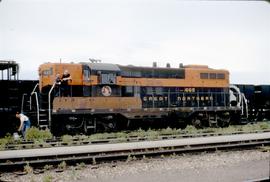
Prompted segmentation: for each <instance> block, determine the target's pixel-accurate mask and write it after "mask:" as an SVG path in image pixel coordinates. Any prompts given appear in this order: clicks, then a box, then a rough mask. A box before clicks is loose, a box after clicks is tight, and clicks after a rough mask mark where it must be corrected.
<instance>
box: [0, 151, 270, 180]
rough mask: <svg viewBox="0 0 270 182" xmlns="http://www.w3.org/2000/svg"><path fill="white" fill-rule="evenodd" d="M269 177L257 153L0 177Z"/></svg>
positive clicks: (183, 157) (264, 154) (264, 160)
mask: <svg viewBox="0 0 270 182" xmlns="http://www.w3.org/2000/svg"><path fill="white" fill-rule="evenodd" d="M267 176H269V152H262V151H260V150H251V151H232V152H219V151H217V152H215V153H200V154H194V155H191V154H183V155H180V156H178V155H177V156H170V157H163V156H161V157H160V158H155V159H149V158H144V159H140V160H130V159H128V160H127V161H126V162H118V163H107V164H99V165H86V166H85V167H84V168H83V169H80V170H76V168H75V167H68V168H67V169H66V170H64V171H63V172H60V173H59V172H55V170H49V171H46V172H45V173H43V174H33V173H30V174H27V175H22V176H19V175H16V174H14V173H4V174H1V178H0V179H1V180H3V181H59V182H60V181H63V182H67V181H79V182H83V181H108V182H116V181H118V182H120V181H123V182H124V181H130V182H133V181H134V182H138V181H149V182H150V181H156V182H162V181H166V182H169V181H247V180H252V179H256V178H263V177H267Z"/></svg>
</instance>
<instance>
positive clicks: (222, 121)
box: [217, 113, 231, 128]
mask: <svg viewBox="0 0 270 182" xmlns="http://www.w3.org/2000/svg"><path fill="white" fill-rule="evenodd" d="M217 117H218V118H217V123H218V126H219V127H222V128H223V127H228V126H229V125H230V120H231V117H230V114H229V113H222V114H221V115H218V116H217Z"/></svg>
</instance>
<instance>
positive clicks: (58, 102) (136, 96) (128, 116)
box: [32, 63, 241, 132]
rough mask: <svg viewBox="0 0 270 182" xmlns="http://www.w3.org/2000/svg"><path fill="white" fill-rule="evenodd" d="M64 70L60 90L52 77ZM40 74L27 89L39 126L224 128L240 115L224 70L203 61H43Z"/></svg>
mask: <svg viewBox="0 0 270 182" xmlns="http://www.w3.org/2000/svg"><path fill="white" fill-rule="evenodd" d="M64 72H68V74H69V76H70V77H69V78H70V79H69V80H68V82H67V83H68V87H65V88H64V87H62V86H61V81H60V82H58V83H57V81H56V75H58V76H59V75H61V74H62V73H64ZM39 76H40V80H39V93H38V92H37V90H38V89H34V91H33V92H32V93H37V94H38V95H39V97H36V98H39V99H36V101H35V102H34V101H32V105H33V104H34V105H37V106H36V108H37V109H38V113H39V114H38V116H37V117H38V118H37V122H38V125H39V126H44V127H49V128H52V129H53V128H55V129H59V128H61V129H62V130H76V129H79V130H82V131H84V132H95V131H97V130H104V131H110V130H115V129H126V128H132V127H136V126H139V127H144V126H148V127H156V126H161V125H168V126H173V127H180V128H184V127H186V125H187V124H193V125H195V126H196V127H203V126H228V125H229V124H230V122H232V121H234V122H235V121H237V119H239V118H240V115H241V109H240V107H239V105H238V103H237V102H238V101H237V98H239V95H237V94H238V93H237V92H232V91H230V85H229V72H228V71H227V70H218V69H211V68H209V67H208V66H203V65H186V66H183V65H182V64H180V65H179V68H171V67H170V65H169V64H168V65H167V66H166V67H157V66H156V64H153V67H138V66H122V65H117V64H108V63H77V64H74V63H70V64H67V63H46V64H42V65H41V66H40V67H39ZM60 79H62V78H61V77H60ZM64 92H68V94H65V95H63V93H64ZM232 94H234V98H235V100H232V97H231V95H232ZM33 95H34V94H33ZM32 100H35V99H32ZM238 100H239V99H238ZM235 102H236V103H235ZM232 118H233V119H232Z"/></svg>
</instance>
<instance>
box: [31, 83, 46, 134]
mask: <svg viewBox="0 0 270 182" xmlns="http://www.w3.org/2000/svg"><path fill="white" fill-rule="evenodd" d="M38 85H39V84H38V83H37V84H36V86H35V87H34V89H33V91H32V92H31V95H30V111H32V110H33V109H32V96H35V97H34V98H35V101H36V120H37V126H38V127H39V128H40V129H47V128H49V123H48V113H47V110H46V109H44V108H42V106H41V105H40V104H39V103H40V102H39V98H38V93H37V91H36V90H37V87H38ZM40 96H41V97H42V95H40Z"/></svg>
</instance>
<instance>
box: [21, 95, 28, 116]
mask: <svg viewBox="0 0 270 182" xmlns="http://www.w3.org/2000/svg"><path fill="white" fill-rule="evenodd" d="M26 95H27V94H23V95H22V105H21V113H23V106H24V97H25V96H26Z"/></svg>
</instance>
